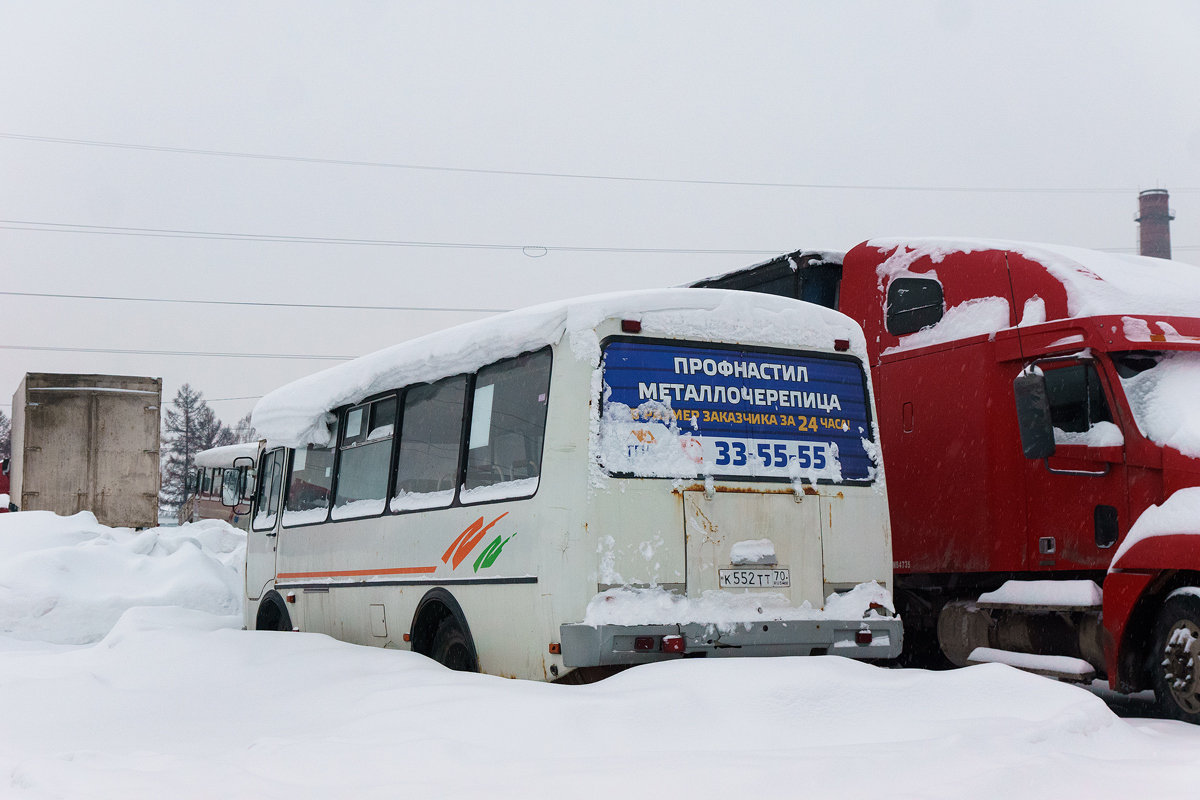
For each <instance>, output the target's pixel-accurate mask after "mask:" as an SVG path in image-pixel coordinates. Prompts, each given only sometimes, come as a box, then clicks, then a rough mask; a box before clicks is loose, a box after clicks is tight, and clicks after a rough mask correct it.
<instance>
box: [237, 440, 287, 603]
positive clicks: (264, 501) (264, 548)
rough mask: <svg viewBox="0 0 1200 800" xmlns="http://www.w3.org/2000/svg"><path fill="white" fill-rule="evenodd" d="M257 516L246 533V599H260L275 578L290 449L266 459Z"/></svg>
mask: <svg viewBox="0 0 1200 800" xmlns="http://www.w3.org/2000/svg"><path fill="white" fill-rule="evenodd" d="M260 464H261V466H260V468H259V471H258V472H259V482H258V492H257V493H256V496H255V503H254V516H253V518H252V519H251V521H250V530H249V531H248V532H247V534H246V596H247V597H248V598H250V599H251V600H257V599H258V598H259V597H260V596H261V595H262V593H263V590H264V589H265V588H266V587H267V585H268V584H269V583H270V582H271V581H272V580H273V579H274V578H275V553H276V550H277V548H278V542H279V539H278V532H279V517H280V508H279V507H280V495H281V493H282V482H283V474H284V469H285V467H286V466H287V450H285V449H283V448H282V447H280V448H276V449H274V450H271V451H269V452H267V453H265V454H264V455H263V456H262V461H261V462H260Z"/></svg>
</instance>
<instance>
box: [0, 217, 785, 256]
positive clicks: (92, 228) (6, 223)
mask: <svg viewBox="0 0 1200 800" xmlns="http://www.w3.org/2000/svg"><path fill="white" fill-rule="evenodd" d="M0 229H4V230H12V231H41V232H43V233H90V234H102V235H109V236H146V237H151V238H167V239H220V240H230V241H242V242H281V243H287V244H335V245H356V246H373V247H433V248H454V249H462V250H510V251H512V250H520V251H522V252H523V253H524V254H525V255H527V256H529V257H531V258H539V257H541V256H544V255H546V254H547V253H549V252H552V251H558V252H574V253H674V254H710V255H753V256H761V255H775V254H776V253H780V252H783V251H781V250H736V249H727V250H723V249H718V248H688V247H579V246H551V247H543V246H541V245H521V244H481V243H474V242H424V241H406V240H399V239H344V238H336V237H327V236H278V235H274V234H266V233H232V232H224V231H193V230H180V229H172V228H132V227H122V226H114V225H76V224H74V223H69V222H34V221H29V220H13V219H2V220H0Z"/></svg>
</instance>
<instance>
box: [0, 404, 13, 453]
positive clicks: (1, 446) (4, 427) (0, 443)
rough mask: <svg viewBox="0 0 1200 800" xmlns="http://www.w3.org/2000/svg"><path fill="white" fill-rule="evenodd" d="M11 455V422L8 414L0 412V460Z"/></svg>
mask: <svg viewBox="0 0 1200 800" xmlns="http://www.w3.org/2000/svg"><path fill="white" fill-rule="evenodd" d="M11 455H12V420H10V419H9V418H8V414H5V413H4V412H3V411H0V459H5V458H8V457H9V456H11Z"/></svg>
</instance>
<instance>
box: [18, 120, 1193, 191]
mask: <svg viewBox="0 0 1200 800" xmlns="http://www.w3.org/2000/svg"><path fill="white" fill-rule="evenodd" d="M0 138H3V139H16V140H19V141H27V142H44V143H49V144H68V145H77V146H83V147H105V148H110V149H117V150H148V151H151V152H157V153H183V154H186V155H197V156H218V157H221V158H244V159H257V160H262V161H289V162H296V163H303V164H331V165H337V166H349V167H377V168H385V169H407V170H420V171H423V172H451V173H463V174H470V175H506V176H520V177H531V178H565V179H571V180H598V181H621V182H626V183H667V184H683V185H692V186H751V187H765V188H777V189H847V190H864V191H883V192H955V193H966V192H977V193H994V194H1127V193H1131V192H1136V191H1138V190H1137V189H1136V188H1120V189H1115V188H1114V189H1110V188H1102V187H1095V188H1057V189H1056V188H1045V187H1005V186H895V185H882V184H851V183H788V182H780V181H734V180H714V179H709V178H655V177H645V176H636V175H603V174H598V173H595V174H594V173H583V172H541V171H531V170H515V169H483V168H475V167H447V166H438V165H430V164H404V163H395V162H390V161H360V160H355V159H344V158H315V157H311V156H283V155H272V154H269V153H248V152H240V151H236V150H210V149H202V148H191V147H166V146H161V145H148V144H130V143H126V142H105V141H99V140H95V139H67V138H63V137H58V136H29V135H25V134H19V133H0ZM1171 191H1174V192H1196V191H1200V188H1198V187H1187V188H1182V189H1172V190H1171Z"/></svg>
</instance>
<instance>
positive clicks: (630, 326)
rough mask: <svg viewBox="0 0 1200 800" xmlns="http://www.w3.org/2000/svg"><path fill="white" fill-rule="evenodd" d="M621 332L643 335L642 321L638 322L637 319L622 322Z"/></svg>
mask: <svg viewBox="0 0 1200 800" xmlns="http://www.w3.org/2000/svg"><path fill="white" fill-rule="evenodd" d="M621 332H622V333H641V332H642V323H641V320H636V319H623V320H621Z"/></svg>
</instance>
